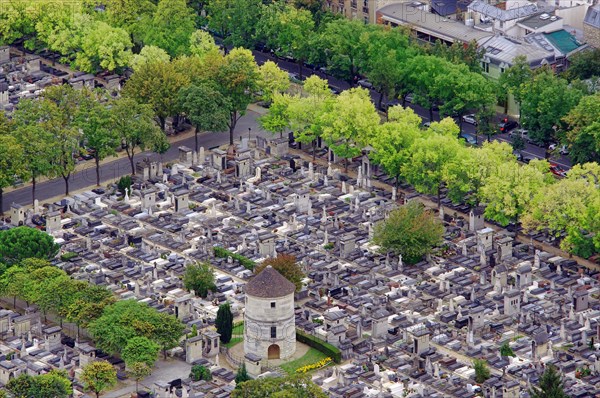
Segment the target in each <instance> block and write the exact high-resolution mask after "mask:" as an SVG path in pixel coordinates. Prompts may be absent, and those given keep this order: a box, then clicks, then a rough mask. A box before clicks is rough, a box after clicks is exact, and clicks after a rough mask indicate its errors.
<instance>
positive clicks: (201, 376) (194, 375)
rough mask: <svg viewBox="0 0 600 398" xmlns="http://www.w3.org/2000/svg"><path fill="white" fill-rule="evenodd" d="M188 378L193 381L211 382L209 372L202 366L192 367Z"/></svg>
mask: <svg viewBox="0 0 600 398" xmlns="http://www.w3.org/2000/svg"><path fill="white" fill-rule="evenodd" d="M190 378H191V379H192V380H193V381H200V380H205V381H211V380H212V374H210V370H208V369H206V368H205V367H204V366H202V365H194V366H192V370H191V371H190Z"/></svg>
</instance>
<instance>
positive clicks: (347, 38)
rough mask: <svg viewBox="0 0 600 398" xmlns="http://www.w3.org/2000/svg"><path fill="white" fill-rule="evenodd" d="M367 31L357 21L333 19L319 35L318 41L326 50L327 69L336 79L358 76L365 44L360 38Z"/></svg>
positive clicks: (367, 28) (366, 28)
mask: <svg viewBox="0 0 600 398" xmlns="http://www.w3.org/2000/svg"><path fill="white" fill-rule="evenodd" d="M369 29H377V28H373V27H372V26H369V25H365V24H364V23H363V22H362V21H359V20H358V19H353V20H349V19H345V18H343V19H335V20H333V21H331V22H329V23H328V24H327V25H326V26H325V27H324V29H323V32H322V33H321V37H320V41H321V42H322V46H323V48H325V49H327V51H325V52H326V56H327V67H328V68H329V70H330V71H331V72H332V73H333V74H334V75H335V76H336V77H338V78H343V79H352V78H354V76H357V75H358V74H360V72H361V70H360V61H361V57H362V55H363V54H364V53H365V47H364V46H365V43H364V42H363V41H361V40H360V39H361V36H362V35H363V34H364V33H366V32H367V31H368V30H369Z"/></svg>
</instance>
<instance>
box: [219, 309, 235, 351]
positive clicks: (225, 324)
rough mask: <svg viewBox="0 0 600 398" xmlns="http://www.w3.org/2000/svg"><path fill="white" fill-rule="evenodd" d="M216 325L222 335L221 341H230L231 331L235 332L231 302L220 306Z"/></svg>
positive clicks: (225, 342)
mask: <svg viewBox="0 0 600 398" xmlns="http://www.w3.org/2000/svg"><path fill="white" fill-rule="evenodd" d="M215 326H216V327H217V333H219V334H220V335H221V337H220V339H221V343H223V344H227V343H229V342H230V341H231V333H232V332H233V314H232V313H231V307H230V305H229V303H225V304H221V305H220V306H219V310H218V311H217V318H216V320H215Z"/></svg>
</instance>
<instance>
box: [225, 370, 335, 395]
mask: <svg viewBox="0 0 600 398" xmlns="http://www.w3.org/2000/svg"><path fill="white" fill-rule="evenodd" d="M231 397H232V398H250V397H303V398H326V397H327V394H326V393H325V391H323V390H322V389H321V387H319V386H318V385H316V384H315V383H313V382H312V381H311V379H310V377H309V376H308V375H293V376H288V377H265V378H261V379H256V380H249V381H246V382H244V383H242V384H240V385H239V386H238V387H237V388H236V389H234V390H233V391H232V393H231Z"/></svg>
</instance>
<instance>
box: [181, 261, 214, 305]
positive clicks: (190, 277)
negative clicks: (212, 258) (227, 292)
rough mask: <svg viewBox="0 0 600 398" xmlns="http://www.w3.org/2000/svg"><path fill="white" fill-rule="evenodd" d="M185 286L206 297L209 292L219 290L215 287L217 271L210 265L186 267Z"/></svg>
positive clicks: (199, 264)
mask: <svg viewBox="0 0 600 398" xmlns="http://www.w3.org/2000/svg"><path fill="white" fill-rule="evenodd" d="M183 285H184V286H185V288H186V289H188V290H193V291H194V292H195V293H196V295H198V296H200V297H204V298H205V297H206V296H207V295H208V292H209V291H213V292H214V291H215V290H217V286H216V285H215V270H214V269H213V268H212V267H211V266H210V264H208V263H196V264H190V265H188V266H187V267H185V274H184V275H183Z"/></svg>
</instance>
